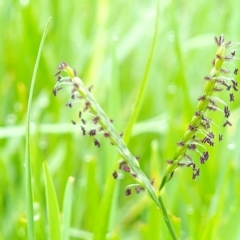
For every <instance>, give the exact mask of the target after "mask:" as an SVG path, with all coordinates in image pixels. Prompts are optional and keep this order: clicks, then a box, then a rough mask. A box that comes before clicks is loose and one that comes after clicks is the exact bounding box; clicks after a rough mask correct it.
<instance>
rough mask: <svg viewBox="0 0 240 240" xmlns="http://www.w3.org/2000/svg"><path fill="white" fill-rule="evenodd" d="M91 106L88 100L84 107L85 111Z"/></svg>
mask: <svg viewBox="0 0 240 240" xmlns="http://www.w3.org/2000/svg"><path fill="white" fill-rule="evenodd" d="M89 106H90V102H88V101H87V102H86V103H85V107H84V109H83V111H86V110H88V108H89Z"/></svg>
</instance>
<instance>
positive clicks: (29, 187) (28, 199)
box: [25, 18, 51, 239]
mask: <svg viewBox="0 0 240 240" xmlns="http://www.w3.org/2000/svg"><path fill="white" fill-rule="evenodd" d="M50 19H51V18H49V19H48V21H47V24H46V27H45V29H44V32H43V35H42V39H41V42H40V46H39V49H38V53H37V59H36V62H35V65H34V70H33V76H32V80H31V86H30V91H29V97H28V107H27V120H26V150H25V151H26V153H25V164H26V202H27V222H28V227H27V229H28V230H27V231H28V239H34V216H33V215H34V213H33V190H32V182H31V179H32V172H31V155H30V119H31V106H32V97H33V90H34V85H35V80H36V75H37V70H38V65H39V61H40V57H41V53H42V49H43V45H44V42H45V39H46V36H47V31H48V27H49V23H50Z"/></svg>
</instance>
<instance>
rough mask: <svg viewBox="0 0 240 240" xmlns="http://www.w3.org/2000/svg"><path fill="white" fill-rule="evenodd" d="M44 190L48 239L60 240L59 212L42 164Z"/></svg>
mask: <svg viewBox="0 0 240 240" xmlns="http://www.w3.org/2000/svg"><path fill="white" fill-rule="evenodd" d="M43 171H44V178H45V188H46V202H47V216H48V224H49V239H50V240H53V239H61V223H60V212H59V206H58V201H57V196H56V192H55V188H54V185H53V181H52V178H51V175H50V173H49V170H48V167H47V164H46V162H43Z"/></svg>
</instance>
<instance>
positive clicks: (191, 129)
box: [188, 125, 197, 131]
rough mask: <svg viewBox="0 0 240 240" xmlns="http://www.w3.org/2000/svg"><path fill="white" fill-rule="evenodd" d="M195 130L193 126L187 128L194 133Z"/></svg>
mask: <svg viewBox="0 0 240 240" xmlns="http://www.w3.org/2000/svg"><path fill="white" fill-rule="evenodd" d="M196 129H197V128H196V127H194V126H193V125H189V126H188V130H190V131H194V130H196Z"/></svg>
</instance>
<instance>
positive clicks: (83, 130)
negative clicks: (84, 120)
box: [81, 126, 86, 136]
mask: <svg viewBox="0 0 240 240" xmlns="http://www.w3.org/2000/svg"><path fill="white" fill-rule="evenodd" d="M81 129H82V134H83V136H84V135H86V130H85V128H84V127H83V126H81Z"/></svg>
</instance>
